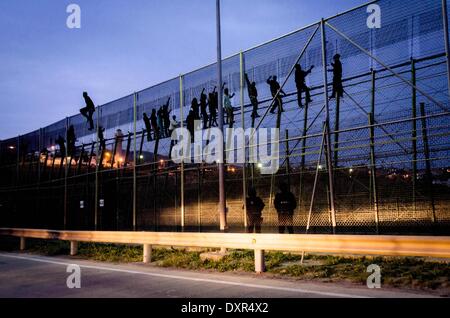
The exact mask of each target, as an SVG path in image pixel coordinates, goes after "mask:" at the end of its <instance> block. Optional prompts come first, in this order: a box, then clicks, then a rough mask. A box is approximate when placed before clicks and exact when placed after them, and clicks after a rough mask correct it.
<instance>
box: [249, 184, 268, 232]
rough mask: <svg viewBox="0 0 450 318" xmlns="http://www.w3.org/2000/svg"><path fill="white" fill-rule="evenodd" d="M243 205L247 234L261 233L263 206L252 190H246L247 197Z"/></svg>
mask: <svg viewBox="0 0 450 318" xmlns="http://www.w3.org/2000/svg"><path fill="white" fill-rule="evenodd" d="M245 204H246V208H247V225H248V226H247V233H261V224H262V221H263V218H262V211H263V210H264V206H265V204H264V203H263V201H262V200H261V198H260V197H258V196H257V195H256V190H255V189H254V188H250V189H248V197H247V199H246V201H245Z"/></svg>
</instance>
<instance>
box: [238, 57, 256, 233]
mask: <svg viewBox="0 0 450 318" xmlns="http://www.w3.org/2000/svg"><path fill="white" fill-rule="evenodd" d="M239 64H240V75H241V76H240V88H241V122H242V129H243V130H244V131H245V113H244V73H245V71H244V69H245V68H244V54H243V53H242V51H241V52H240V53H239ZM253 118H254V116H253ZM245 145H246V143H245ZM245 145H244V158H247V149H246V146H245ZM246 198H247V165H246V163H245V162H244V164H243V166H242V202H243V205H244V215H243V219H244V228H247V204H245V203H246Z"/></svg>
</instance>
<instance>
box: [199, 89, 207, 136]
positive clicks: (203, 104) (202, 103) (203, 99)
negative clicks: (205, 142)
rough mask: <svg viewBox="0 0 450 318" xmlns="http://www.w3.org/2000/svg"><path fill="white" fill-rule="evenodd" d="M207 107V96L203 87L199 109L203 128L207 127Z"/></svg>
mask: <svg viewBox="0 0 450 318" xmlns="http://www.w3.org/2000/svg"><path fill="white" fill-rule="evenodd" d="M207 107H208V96H206V94H205V89H203V90H202V93H201V95H200V111H201V114H202V119H203V129H207V128H208V122H209V116H208V112H207Z"/></svg>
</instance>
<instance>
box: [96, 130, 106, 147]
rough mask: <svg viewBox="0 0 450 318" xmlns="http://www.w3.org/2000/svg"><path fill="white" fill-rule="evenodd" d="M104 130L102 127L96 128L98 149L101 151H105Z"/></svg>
mask: <svg viewBox="0 0 450 318" xmlns="http://www.w3.org/2000/svg"><path fill="white" fill-rule="evenodd" d="M104 132H105V128H103V127H102V126H99V127H98V134H97V135H98V141H99V142H100V147H101V149H102V150H103V151H106V140H105V134H104Z"/></svg>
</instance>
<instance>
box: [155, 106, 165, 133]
mask: <svg viewBox="0 0 450 318" xmlns="http://www.w3.org/2000/svg"><path fill="white" fill-rule="evenodd" d="M157 117H158V132H159V136H160V137H161V138H164V137H165V135H164V110H163V107H162V106H161V107H160V108H159V109H158V112H157Z"/></svg>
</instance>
